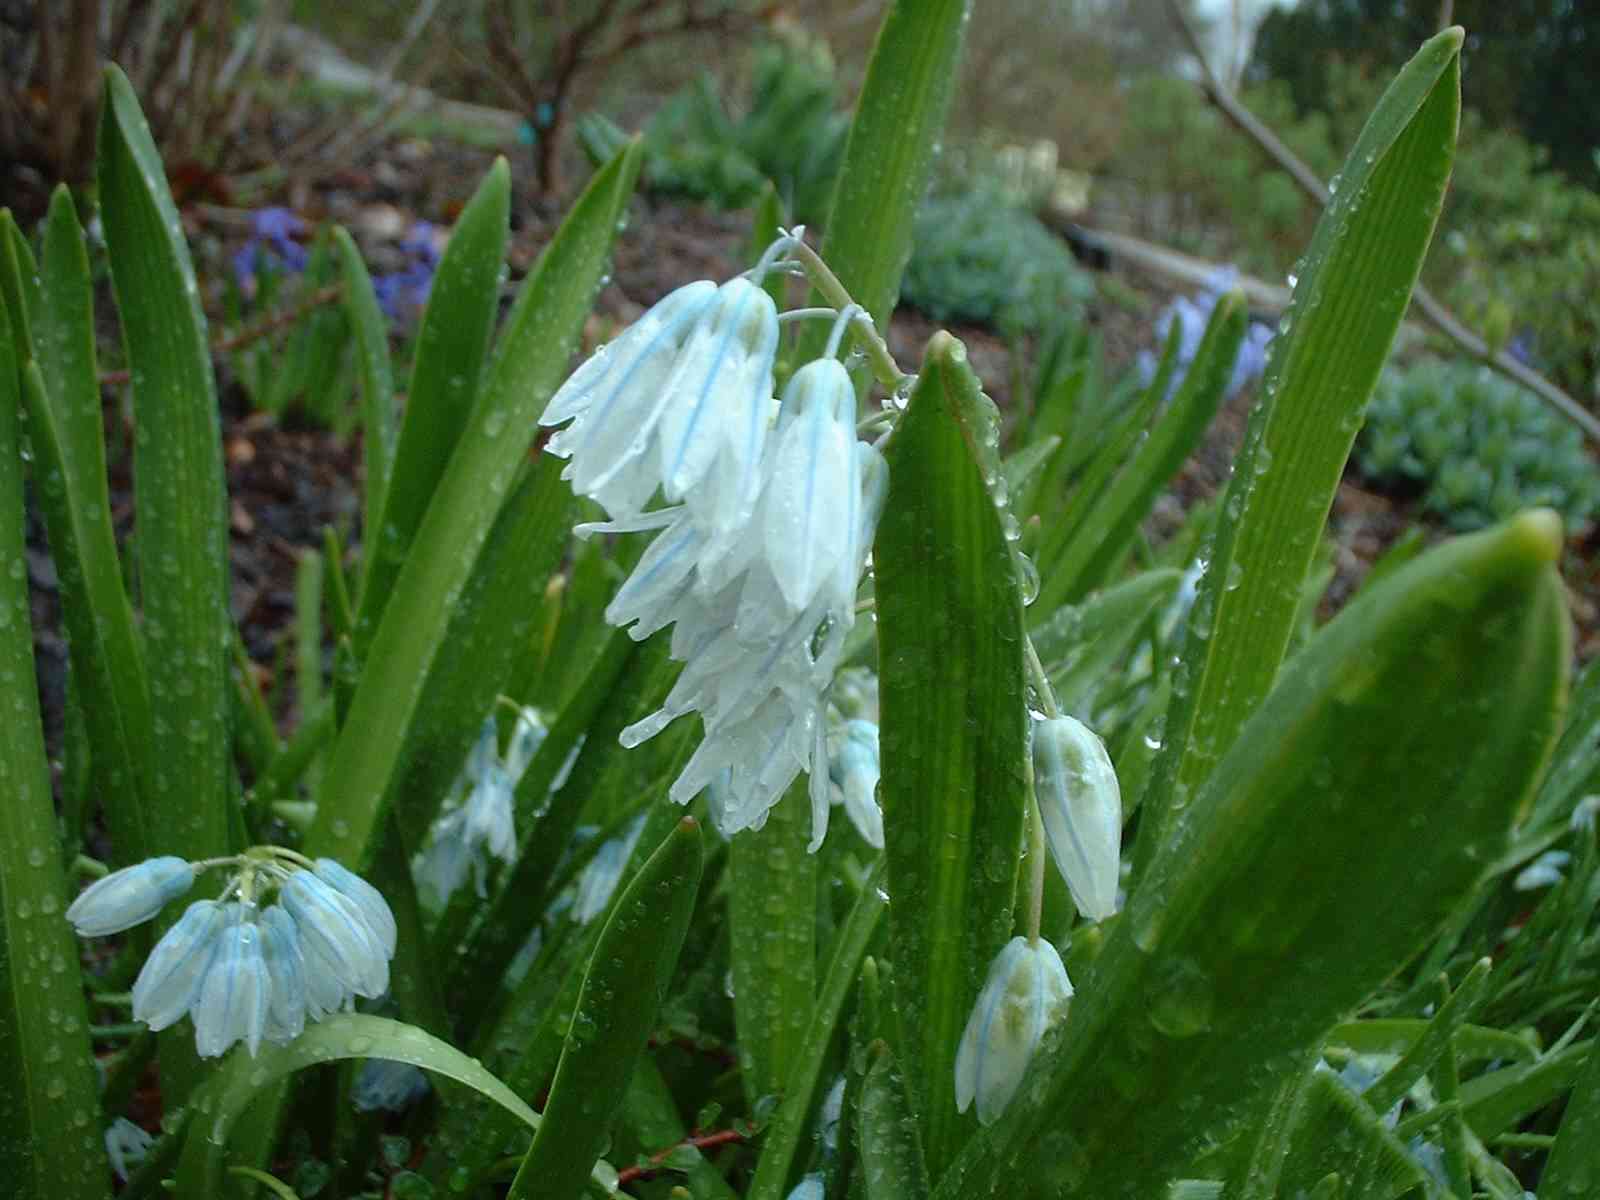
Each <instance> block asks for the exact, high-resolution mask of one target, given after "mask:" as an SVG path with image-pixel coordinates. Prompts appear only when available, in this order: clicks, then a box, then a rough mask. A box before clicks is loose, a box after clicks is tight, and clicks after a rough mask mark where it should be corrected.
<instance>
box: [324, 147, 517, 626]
mask: <svg viewBox="0 0 1600 1200" xmlns="http://www.w3.org/2000/svg"><path fill="white" fill-rule="evenodd" d="M510 207H511V180H510V171H509V169H508V168H507V166H506V162H505V159H503V158H502V159H497V160H496V161H495V164H494V166H492V167H491V168H490V169H489V173H488V174H487V175H485V176H484V178H483V182H482V183H480V184H479V185H478V190H477V192H476V193H474V194H473V197H472V199H471V200H470V201H469V202H468V203H467V206H466V208H464V209H462V210H461V216H460V218H459V219H458V220H457V221H456V225H455V228H454V229H453V230H451V232H450V242H449V244H448V245H446V246H445V250H444V254H443V256H442V257H441V258H440V260H439V268H438V270H437V271H435V272H434V276H433V285H432V286H431V287H430V288H429V290H428V306H427V308H426V309H425V310H424V312H423V314H422V327H421V329H420V330H419V332H418V336H417V358H416V363H415V364H414V365H413V367H412V369H411V385H410V389H409V391H408V392H407V394H406V413H405V420H404V422H403V424H402V425H401V427H400V435H399V444H398V445H395V444H394V442H393V441H392V440H391V442H390V444H389V453H390V457H391V461H392V466H393V472H392V477H389V478H387V487H386V488H385V489H384V490H383V491H381V492H380V493H379V495H378V496H377V497H376V498H375V497H374V496H373V494H372V480H371V474H370V467H369V472H368V482H367V488H368V492H367V516H368V520H369V523H368V525H367V528H368V530H369V531H371V532H369V534H368V539H367V547H366V557H365V562H364V567H363V569H364V573H365V583H364V584H363V585H362V589H361V609H360V612H359V613H358V615H357V617H356V648H357V650H358V652H361V653H365V651H366V648H367V646H368V645H369V644H370V642H371V640H372V636H373V634H374V633H375V632H376V631H377V626H378V618H379V617H380V616H381V615H382V613H383V608H384V605H385V604H386V603H387V602H388V600H389V592H390V590H391V589H392V588H393V586H394V581H395V578H396V577H397V576H398V575H399V573H400V564H401V562H402V561H403V560H404V558H405V556H406V553H407V551H409V550H410V548H411V541H412V539H413V538H414V537H416V533H417V528H418V526H420V525H421V524H422V514H423V513H424V512H425V511H426V510H427V507H428V502H429V500H431V499H432V498H433V492H434V489H435V488H436V487H437V486H438V484H439V480H440V478H441V477H443V475H444V470H445V464H446V463H448V462H449V461H450V455H451V454H452V453H453V452H454V450H455V448H456V443H457V442H458V441H460V440H461V434H462V431H463V430H464V429H466V427H467V418H468V416H469V415H470V414H471V412H472V402H473V398H474V397H475V396H476V395H477V393H478V384H479V380H480V377H481V376H482V374H483V363H484V359H485V357H486V356H487V355H488V350H489V335H490V334H491V333H492V332H493V331H494V319H495V315H496V313H497V312H498V310H499V300H500V274H501V271H502V270H503V269H504V265H505V256H506V236H507V226H506V220H507V216H508V214H509V211H510ZM359 264H360V257H359V256H358V255H357V256H355V257H354V262H353V263H352V262H351V259H350V258H349V257H348V256H347V258H346V266H345V280H346V284H345V286H346V288H349V287H350V278H351V273H352V271H353V270H354V269H355V268H356V267H358V266H359ZM363 274H364V271H363ZM375 307H376V302H374V308H375ZM380 320H381V315H380ZM380 329H381V325H380ZM383 344H384V346H385V347H387V340H385V342H384V343H383ZM385 353H386V354H387V349H386V350H385ZM391 419H392V418H391ZM369 422H370V418H369ZM370 436H371V435H370V431H369V437H370ZM391 437H392V431H391Z"/></svg>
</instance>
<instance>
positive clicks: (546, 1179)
mask: <svg viewBox="0 0 1600 1200" xmlns="http://www.w3.org/2000/svg"><path fill="white" fill-rule="evenodd" d="M701 841H702V839H701V836H700V826H699V825H698V824H697V823H696V822H695V820H694V819H693V818H692V817H685V818H683V820H681V821H680V822H678V826H677V828H676V829H675V830H673V832H672V833H671V834H669V835H668V837H667V840H666V841H665V842H664V843H663V844H662V845H661V847H660V848H659V849H658V850H657V851H656V852H655V853H654V854H653V855H651V856H650V858H649V860H648V861H647V862H646V863H645V865H644V866H643V867H642V868H641V869H640V871H639V873H638V875H636V876H634V878H633V880H632V881H631V882H630V883H629V884H628V887H627V889H626V890H625V891H624V892H623V894H622V896H621V898H620V899H619V900H618V901H617V903H616V905H615V907H614V908H613V909H612V912H611V916H610V917H609V918H608V919H607V921H606V924H605V928H604V929H603V930H602V931H601V933H600V940H599V941H598V942H596V943H595V948H594V955H593V957H592V958H591V959H590V960H589V970H588V972H587V974H586V975H585V976H584V981H583V990H582V991H581V992H580V993H579V996H578V1009H577V1013H576V1015H575V1016H574V1018H573V1025H572V1032H571V1033H570V1034H568V1035H567V1043H566V1046H565V1048H564V1049H563V1050H562V1052H561V1062H560V1065H558V1066H557V1067H556V1078H555V1082H554V1083H552V1084H551V1085H550V1100H549V1102H548V1103H547V1104H546V1105H545V1109H544V1114H543V1117H542V1119H541V1121H540V1124H539V1132H538V1133H537V1134H535V1135H534V1139H533V1145H532V1146H530V1147H529V1148H528V1154H527V1157H526V1158H524V1159H523V1160H522V1168H521V1170H519V1171H518V1172H517V1177H516V1178H515V1179H514V1180H512V1181H511V1190H510V1192H508V1193H507V1198H508V1200H525V1198H527V1197H532V1196H547V1197H552V1198H553V1200H562V1198H564V1197H569V1196H570V1197H574V1198H575V1197H577V1196H579V1195H580V1193H581V1192H582V1189H583V1182H584V1180H585V1179H586V1178H588V1175H589V1172H590V1171H591V1170H592V1169H593V1167H594V1164H595V1160H596V1159H598V1158H599V1157H600V1154H601V1152H602V1151H603V1149H604V1148H605V1145H606V1143H607V1140H608V1139H607V1134H608V1131H609V1127H610V1124H611V1121H612V1119H613V1117H614V1116H615V1115H616V1111H617V1109H618V1108H619V1107H620V1106H621V1103H622V1097H623V1094H624V1092H625V1090H626V1088H627V1086H628V1080H629V1079H630V1078H631V1077H632V1075H633V1068H634V1064H635V1063H637V1062H638V1061H639V1055H640V1054H641V1053H642V1052H643V1051H644V1044H645V1039H646V1038H648V1037H649V1035H650V1032H651V1030H652V1028H653V1027H654V1024H655V1019H656V1011H657V1009H659V1008H660V1006H661V1001H662V999H663V998H664V997H665V996H666V991H667V985H668V984H669V983H670V982H671V981H672V972H673V968H674V967H676V966H677V962H678V951H679V950H680V949H681V948H682V947H683V937H684V934H685V933H687V932H688V929H689V917H690V914H692V913H693V912H694V904H695V897H696V895H697V893H698V891H699V887H700V868H701V865H702V860H703V857H704V851H703V850H702V848H701Z"/></svg>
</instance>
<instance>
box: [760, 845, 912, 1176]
mask: <svg viewBox="0 0 1600 1200" xmlns="http://www.w3.org/2000/svg"><path fill="white" fill-rule="evenodd" d="M882 879H883V871H882V869H881V868H880V869H878V870H876V871H874V872H873V873H872V874H871V875H870V876H868V878H867V881H866V883H865V884H864V885H863V886H862V889H861V894H860V895H858V896H857V897H856V902H855V904H854V906H852V907H851V909H850V915H849V916H847V917H846V918H845V921H844V924H843V925H841V926H840V927H839V932H838V933H837V934H836V935H835V936H834V940H833V952H832V953H831V954H830V955H829V956H828V969H827V971H826V972H825V973H824V975H823V977H822V987H821V988H820V989H819V990H818V992H817V1007H816V1008H815V1010H813V1012H812V1014H811V1022H810V1024H809V1025H807V1026H806V1036H805V1039H804V1041H802V1042H801V1045H800V1051H799V1053H798V1054H797V1055H796V1056H795V1060H794V1070H793V1071H792V1072H791V1074H790V1075H789V1079H788V1081H787V1086H786V1087H785V1088H784V1092H783V1102H782V1103H781V1104H779V1105H778V1111H777V1113H776V1114H775V1115H774V1116H773V1118H772V1123H771V1124H770V1125H768V1126H767V1130H766V1133H765V1135H764V1136H763V1139H762V1144H761V1159H760V1161H759V1162H758V1163H757V1164H756V1175H755V1179H753V1180H752V1181H751V1183H750V1190H749V1192H748V1193H747V1198H748V1200H782V1197H784V1196H786V1195H787V1194H788V1190H789V1189H788V1184H789V1174H790V1170H791V1168H792V1167H793V1166H794V1157H795V1152H796V1151H797V1150H798V1149H799V1146H800V1134H801V1131H802V1130H804V1129H805V1127H806V1121H807V1119H808V1118H809V1116H810V1114H811V1110H812V1107H813V1105H814V1104H815V1102H816V1099H817V1088H818V1085H819V1083H820V1081H821V1079H822V1063H823V1059H824V1058H825V1056H826V1055H827V1053H828V1047H829V1046H831V1045H832V1044H833V1041H834V1038H835V1036H836V1034H837V1033H838V1026H839V1017H840V1014H841V1013H842V1012H843V1011H844V1001H845V997H846V996H847V995H849V993H850V989H851V987H853V986H854V984H855V981H856V977H857V974H858V973H859V972H860V971H861V960H862V958H863V957H865V955H866V953H867V946H868V945H869V944H870V943H871V941H872V935H873V934H874V933H875V932H876V931H877V928H878V918H879V917H881V916H882V915H883V910H884V901H885V899H886V895H885V893H884V892H883V891H882V890H881V881H882Z"/></svg>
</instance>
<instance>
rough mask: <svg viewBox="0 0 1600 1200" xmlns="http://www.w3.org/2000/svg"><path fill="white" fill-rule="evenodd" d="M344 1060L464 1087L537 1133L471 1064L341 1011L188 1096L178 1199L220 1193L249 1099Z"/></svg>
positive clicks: (514, 1101) (509, 1095)
mask: <svg viewBox="0 0 1600 1200" xmlns="http://www.w3.org/2000/svg"><path fill="white" fill-rule="evenodd" d="M352 1058H382V1059H387V1060H389V1061H390V1062H401V1063H409V1064H411V1065H412V1066H414V1067H420V1068H422V1069H423V1070H425V1071H433V1072H435V1073H436V1074H439V1075H443V1076H445V1077H446V1078H449V1079H454V1080H456V1081H457V1082H458V1083H462V1084H465V1085H466V1086H467V1087H470V1088H471V1089H472V1090H473V1091H475V1092H478V1093H480V1094H482V1095H484V1096H487V1097H488V1098H489V1099H490V1100H493V1101H494V1102H495V1103H496V1104H498V1105H500V1107H502V1108H504V1109H505V1110H506V1111H508V1112H510V1113H512V1114H513V1115H515V1116H516V1117H517V1118H518V1119H519V1120H520V1121H522V1123H523V1124H525V1125H528V1126H530V1127H533V1128H538V1126H539V1117H538V1116H537V1115H536V1114H535V1113H534V1111H533V1110H532V1109H531V1108H529V1107H528V1106H527V1105H526V1104H524V1103H523V1102H522V1100H521V1099H520V1098H519V1097H518V1096H517V1094H516V1093H515V1092H513V1091H512V1090H511V1089H510V1088H508V1087H506V1085H505V1084H503V1083H501V1082H500V1081H499V1080H498V1079H496V1078H495V1077H494V1076H493V1075H491V1074H489V1072H488V1071H486V1070H484V1069H483V1066H482V1064H481V1063H479V1062H478V1061H477V1060H476V1059H473V1058H468V1057H467V1056H466V1055H465V1054H463V1053H461V1051H459V1050H457V1049H456V1048H455V1047H453V1046H451V1045H450V1044H449V1043H448V1042H442V1041H440V1040H439V1039H438V1038H436V1037H434V1036H433V1035H432V1034H430V1033H428V1032H426V1031H425V1030H422V1029H418V1028H416V1027H415V1026H413V1025H405V1024H402V1023H401V1022H399V1021H391V1020H388V1019H387V1018H385V1017H370V1016H366V1015H364V1014H361V1013H341V1014H339V1015H337V1016H332V1017H327V1018H325V1019H324V1020H322V1021H321V1022H319V1023H318V1024H316V1025H313V1026H311V1027H310V1028H309V1029H307V1030H306V1031H305V1032H304V1033H303V1034H301V1035H300V1036H299V1037H297V1038H296V1039H295V1040H294V1041H292V1042H290V1043H288V1044H287V1045H283V1046H271V1045H269V1046H263V1047H262V1048H261V1051H260V1053H258V1054H257V1055H255V1056H254V1057H251V1056H250V1055H248V1054H244V1053H235V1054H233V1055H230V1056H229V1057H228V1058H227V1059H226V1060H224V1061H223V1063H222V1064H221V1066H220V1067H218V1068H217V1071H216V1073H215V1075H213V1076H212V1078H211V1079H210V1080H208V1081H207V1082H206V1084H205V1086H204V1088H203V1089H202V1090H201V1091H200V1092H199V1093H198V1094H197V1095H196V1096H195V1099H194V1103H193V1105H192V1106H191V1107H193V1108H194V1109H196V1110H197V1111H196V1118H197V1123H196V1124H194V1125H192V1126H191V1128H190V1130H189V1136H188V1137H187V1138H185V1139H184V1146H183V1157H182V1158H181V1159H180V1160H179V1163H178V1195H180V1196H220V1195H223V1194H224V1191H223V1188H222V1175H223V1167H224V1166H225V1165H226V1157H227V1148H228V1138H229V1136H230V1135H231V1134H232V1132H233V1129H234V1126H235V1125H236V1124H237V1123H238V1121H239V1118H240V1117H241V1116H242V1115H243V1114H244V1113H245V1111H246V1110H247V1109H249V1108H250V1105H251V1103H252V1102H253V1101H254V1100H255V1099H256V1097H257V1096H259V1095H260V1094H262V1093H263V1092H265V1091H268V1090H269V1089H271V1088H272V1087H273V1086H274V1085H275V1084H277V1083H278V1081H279V1080H282V1079H285V1078H287V1077H288V1076H289V1075H292V1074H293V1073H294V1072H296V1071H301V1070H304V1069H305V1068H307V1067H311V1066H316V1065H317V1064H319V1063H330V1062H338V1061H340V1060H343V1059H352Z"/></svg>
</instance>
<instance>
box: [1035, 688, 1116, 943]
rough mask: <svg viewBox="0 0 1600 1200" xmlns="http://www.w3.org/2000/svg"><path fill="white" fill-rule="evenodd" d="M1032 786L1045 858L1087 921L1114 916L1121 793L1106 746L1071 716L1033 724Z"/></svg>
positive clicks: (1091, 731) (1101, 919)
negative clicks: (1041, 825) (1045, 841)
mask: <svg viewBox="0 0 1600 1200" xmlns="http://www.w3.org/2000/svg"><path fill="white" fill-rule="evenodd" d="M1033 786H1034V792H1035V794H1036V795H1037V796H1038V798H1039V813H1040V815H1041V816H1042V817H1043V818H1044V832H1045V837H1046V838H1047V839H1048V841H1049V843H1050V857H1051V858H1052V859H1054V860H1055V864H1056V868H1057V869H1058V870H1059V871H1060V872H1061V877H1062V878H1063V879H1065V880H1066V883H1067V889H1068V890H1069V891H1070V892H1071V893H1072V902H1073V903H1074V904H1076V905H1077V906H1078V911H1079V912H1080V913H1082V914H1083V915H1084V916H1086V917H1088V918H1089V919H1090V920H1091V921H1103V920H1105V918H1107V917H1109V916H1111V915H1112V914H1113V913H1114V912H1116V911H1117V882H1118V878H1119V875H1120V873H1121V868H1122V792H1121V789H1120V788H1119V787H1118V786H1117V773H1116V771H1115V769H1113V767H1112V766H1111V758H1110V756H1109V755H1108V754H1107V753H1106V747H1105V743H1104V742H1102V741H1101V740H1100V739H1099V737H1097V736H1096V735H1095V733H1094V731H1093V730H1091V729H1089V727H1088V726H1086V725H1084V724H1083V723H1082V722H1081V721H1077V720H1075V719H1073V718H1072V717H1065V716H1063V717H1052V718H1048V719H1045V720H1040V721H1035V722H1034V724H1033Z"/></svg>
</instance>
